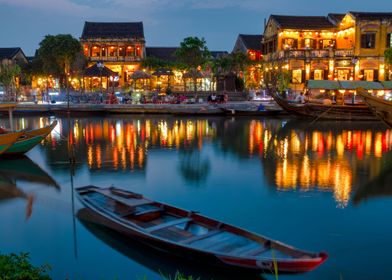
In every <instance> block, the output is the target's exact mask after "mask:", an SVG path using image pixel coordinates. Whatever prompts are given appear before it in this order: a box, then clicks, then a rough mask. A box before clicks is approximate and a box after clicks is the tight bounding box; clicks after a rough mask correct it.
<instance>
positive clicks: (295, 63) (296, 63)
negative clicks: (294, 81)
mask: <svg viewBox="0 0 392 280" xmlns="http://www.w3.org/2000/svg"><path fill="white" fill-rule="evenodd" d="M304 68H305V62H304V61H303V60H290V69H304Z"/></svg>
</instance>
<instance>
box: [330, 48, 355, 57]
mask: <svg viewBox="0 0 392 280" xmlns="http://www.w3.org/2000/svg"><path fill="white" fill-rule="evenodd" d="M334 52H335V56H338V57H347V56H354V49H340V50H335V51H334Z"/></svg>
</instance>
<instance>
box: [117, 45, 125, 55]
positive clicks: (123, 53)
mask: <svg viewBox="0 0 392 280" xmlns="http://www.w3.org/2000/svg"><path fill="white" fill-rule="evenodd" d="M124 55H125V48H124V47H119V48H118V56H124Z"/></svg>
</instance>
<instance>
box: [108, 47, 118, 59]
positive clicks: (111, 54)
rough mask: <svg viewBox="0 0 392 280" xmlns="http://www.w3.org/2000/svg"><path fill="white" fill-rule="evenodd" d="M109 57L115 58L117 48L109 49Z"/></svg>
mask: <svg viewBox="0 0 392 280" xmlns="http://www.w3.org/2000/svg"><path fill="white" fill-rule="evenodd" d="M109 56H111V57H113V56H117V48H116V47H113V46H111V47H110V48H109Z"/></svg>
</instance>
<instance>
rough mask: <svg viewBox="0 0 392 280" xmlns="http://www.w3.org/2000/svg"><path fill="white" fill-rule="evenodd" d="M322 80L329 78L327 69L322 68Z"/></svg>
mask: <svg viewBox="0 0 392 280" xmlns="http://www.w3.org/2000/svg"><path fill="white" fill-rule="evenodd" d="M323 80H329V78H328V70H324V76H323Z"/></svg>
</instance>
